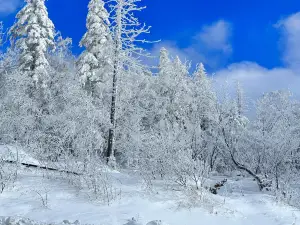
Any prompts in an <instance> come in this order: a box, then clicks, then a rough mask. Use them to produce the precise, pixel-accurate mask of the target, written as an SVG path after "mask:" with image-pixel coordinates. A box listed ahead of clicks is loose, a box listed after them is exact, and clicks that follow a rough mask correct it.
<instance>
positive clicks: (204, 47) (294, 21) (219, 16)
mask: <svg viewBox="0 0 300 225" xmlns="http://www.w3.org/2000/svg"><path fill="white" fill-rule="evenodd" d="M142 3H143V4H144V5H146V6H147V9H146V10H144V11H143V13H139V14H138V16H139V17H140V20H141V21H145V22H146V23H147V24H148V25H151V26H152V30H151V34H150V35H149V36H148V37H149V39H151V40H158V39H160V40H161V43H158V44H154V45H152V46H149V50H150V51H152V52H153V53H154V54H157V53H158V51H159V48H160V47H162V46H165V47H167V48H168V49H169V51H170V52H171V54H177V55H179V56H180V57H181V58H182V59H188V60H192V61H193V62H194V63H197V62H199V61H202V62H204V64H205V65H206V67H207V68H208V71H209V72H214V73H216V74H217V78H218V80H220V81H224V80H225V79H226V80H230V81H234V80H240V81H241V83H242V85H244V87H245V92H246V93H249V95H250V96H251V97H254V98H255V97H256V96H258V95H260V94H261V93H262V92H265V91H270V90H274V89H286V88H289V89H291V90H292V91H294V92H295V93H296V95H299V96H300V90H299V89H300V88H298V87H300V78H299V77H300V73H299V71H300V13H298V12H300V1H299V0H284V1H283V0H226V1H225V0H209V1H202V0H184V1H182V0H181V1H179V0H143V1H142ZM46 4H47V7H48V10H49V15H50V17H51V19H52V20H53V22H54V24H55V26H56V29H57V30H60V31H61V32H62V34H63V36H68V37H71V38H72V39H73V46H74V47H73V51H74V53H76V54H79V53H80V51H81V50H80V49H79V48H78V47H77V46H78V42H79V40H80V38H81V37H82V35H83V34H84V32H85V17H86V14H87V4H88V0H48V1H46ZM21 5H22V1H21V0H0V14H1V17H2V18H1V20H3V21H4V23H5V25H6V26H9V25H11V24H12V23H13V21H14V16H15V14H16V11H17V9H18V8H19V7H20V6H21ZM298 74H299V75H298ZM297 83H298V85H296V84H297Z"/></svg>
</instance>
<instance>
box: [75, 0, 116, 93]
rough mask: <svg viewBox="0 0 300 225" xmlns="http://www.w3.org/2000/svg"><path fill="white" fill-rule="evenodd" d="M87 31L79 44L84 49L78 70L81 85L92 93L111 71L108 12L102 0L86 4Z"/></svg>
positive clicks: (92, 0)
mask: <svg viewBox="0 0 300 225" xmlns="http://www.w3.org/2000/svg"><path fill="white" fill-rule="evenodd" d="M88 9H89V12H88V15H87V21H86V27H87V32H86V33H85V35H84V36H83V38H82V40H81V42H80V46H81V47H85V49H86V50H85V51H84V52H83V53H82V54H81V56H80V58H79V60H78V63H77V65H78V70H79V76H80V79H81V83H82V85H83V86H84V87H85V89H86V90H87V92H88V93H90V94H94V93H95V87H96V84H97V83H99V82H105V81H106V80H107V79H109V76H110V73H111V72H112V60H111V58H112V54H111V49H112V48H111V44H112V38H111V35H110V30H109V25H110V22H109V20H108V18H109V14H108V12H107V10H106V9H105V7H104V2H103V1H102V0H91V1H90V3H89V5H88Z"/></svg>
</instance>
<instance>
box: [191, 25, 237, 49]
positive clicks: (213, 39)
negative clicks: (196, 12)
mask: <svg viewBox="0 0 300 225" xmlns="http://www.w3.org/2000/svg"><path fill="white" fill-rule="evenodd" d="M231 32H232V29H231V25H230V23H228V22H226V21H224V20H219V21H217V22H215V23H213V24H211V25H209V26H204V27H203V28H202V31H201V32H200V33H199V34H198V35H196V36H195V39H196V40H198V41H199V42H200V43H201V44H202V45H204V46H205V47H206V48H207V49H211V50H217V51H221V52H223V53H224V54H231V52H232V47H231V44H230V37H231Z"/></svg>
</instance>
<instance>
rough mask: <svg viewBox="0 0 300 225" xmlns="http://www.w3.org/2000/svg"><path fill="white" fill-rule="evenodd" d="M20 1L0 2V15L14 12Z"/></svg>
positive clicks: (2, 0) (5, 0)
mask: <svg viewBox="0 0 300 225" xmlns="http://www.w3.org/2000/svg"><path fill="white" fill-rule="evenodd" d="M22 2H23V1H22V0H0V14H2V15H8V14H10V13H13V12H15V11H16V9H17V8H18V7H19V6H20V5H21V3H22Z"/></svg>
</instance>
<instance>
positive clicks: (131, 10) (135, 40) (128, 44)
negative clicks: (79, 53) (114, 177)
mask: <svg viewBox="0 0 300 225" xmlns="http://www.w3.org/2000/svg"><path fill="white" fill-rule="evenodd" d="M139 2H140V0H112V1H110V3H111V8H112V13H111V18H110V19H111V25H112V33H113V42H114V55H113V68H114V70H113V79H112V80H113V81H112V89H111V90H112V91H111V107H110V120H111V128H110V130H109V135H108V147H107V159H108V160H109V159H111V161H114V155H115V146H114V142H115V135H116V134H115V129H116V109H118V106H117V102H118V95H117V88H118V79H122V73H123V71H124V70H126V68H127V69H128V68H130V70H131V71H134V70H141V68H143V67H144V66H143V64H142V63H141V60H142V59H141V57H144V56H147V53H145V50H144V49H143V48H142V47H140V45H138V44H139V43H145V42H147V41H146V40H142V39H139V36H140V35H142V34H145V33H149V29H150V27H147V26H146V25H145V24H143V25H142V24H141V23H140V22H139V20H138V18H137V17H136V16H135V13H136V12H138V11H141V10H143V9H144V7H140V6H139V5H138V3H139Z"/></svg>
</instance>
